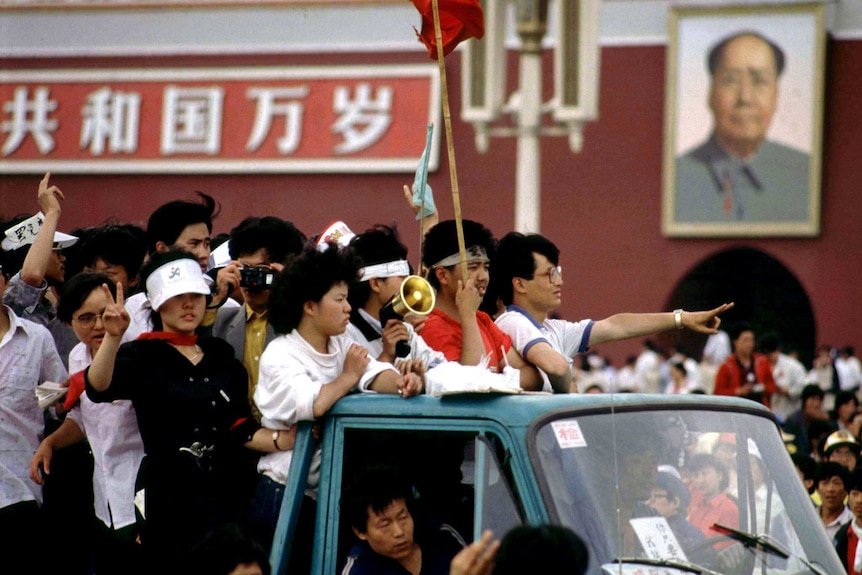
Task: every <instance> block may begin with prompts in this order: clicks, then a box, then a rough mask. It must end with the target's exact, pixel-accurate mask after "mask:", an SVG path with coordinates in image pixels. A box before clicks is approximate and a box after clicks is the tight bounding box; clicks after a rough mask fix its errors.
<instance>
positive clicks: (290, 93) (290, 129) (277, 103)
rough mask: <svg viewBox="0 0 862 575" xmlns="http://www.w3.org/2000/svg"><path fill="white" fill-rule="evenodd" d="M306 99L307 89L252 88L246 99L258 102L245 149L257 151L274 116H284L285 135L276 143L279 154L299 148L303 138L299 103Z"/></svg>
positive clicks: (267, 132)
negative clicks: (299, 100)
mask: <svg viewBox="0 0 862 575" xmlns="http://www.w3.org/2000/svg"><path fill="white" fill-rule="evenodd" d="M306 96H308V87H307V86H297V87H294V88H251V89H249V91H248V98H249V99H256V100H257V111H256V112H255V116H254V127H253V128H252V130H251V135H250V136H249V138H248V143H247V144H246V145H245V149H246V150H248V151H249V152H254V151H255V150H257V149H258V148H260V146H261V144H263V141H264V140H265V139H266V136H267V135H268V134H269V130H270V128H271V127H272V121H273V119H274V118H275V116H276V115H278V116H284V135H283V136H282V137H280V138H279V139H278V140H277V141H276V145H277V146H278V151H279V153H281V154H285V155H286V154H290V153H293V152H295V151H296V148H297V147H299V141H300V139H301V138H302V114H303V112H304V111H305V107H304V106H303V104H302V102H296V101H291V100H298V99H300V98H305V97H306Z"/></svg>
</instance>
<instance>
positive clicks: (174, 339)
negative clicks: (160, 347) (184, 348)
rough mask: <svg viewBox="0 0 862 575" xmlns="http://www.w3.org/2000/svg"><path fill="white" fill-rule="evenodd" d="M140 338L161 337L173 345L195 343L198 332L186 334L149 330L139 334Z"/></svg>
mask: <svg viewBox="0 0 862 575" xmlns="http://www.w3.org/2000/svg"><path fill="white" fill-rule="evenodd" d="M138 339H160V340H162V341H166V342H168V343H170V344H173V345H195V344H196V343H197V342H198V336H197V334H192V335H184V334H181V333H172V332H169V331H148V332H146V333H142V334H141V335H139V336H138Z"/></svg>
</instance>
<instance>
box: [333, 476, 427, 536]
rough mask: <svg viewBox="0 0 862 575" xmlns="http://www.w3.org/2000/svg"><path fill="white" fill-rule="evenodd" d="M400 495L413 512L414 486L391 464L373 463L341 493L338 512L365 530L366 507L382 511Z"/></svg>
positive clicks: (349, 521) (355, 527)
mask: <svg viewBox="0 0 862 575" xmlns="http://www.w3.org/2000/svg"><path fill="white" fill-rule="evenodd" d="M399 499H403V500H404V503H406V504H407V509H408V511H410V513H411V514H412V513H413V489H412V487H411V486H410V485H409V484H408V483H407V481H405V480H403V479H402V475H401V473H400V472H399V471H398V470H397V469H395V468H392V467H373V468H369V469H366V470H365V471H363V472H362V473H360V474H359V475H358V476H357V477H356V479H354V480H353V481H352V482H351V483H350V484H349V485H348V486H347V488H346V489H345V490H344V494H343V495H342V496H341V516H342V517H344V518H345V519H346V520H347V522H348V524H349V525H350V526H351V527H353V528H354V529H356V530H357V531H359V532H360V533H365V532H366V530H367V529H368V509H369V508H370V509H371V510H372V511H374V513H377V514H380V513H383V512H384V511H385V510H386V508H387V507H389V506H390V505H391V504H392V502H393V501H397V500H399Z"/></svg>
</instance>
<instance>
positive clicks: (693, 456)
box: [271, 393, 843, 575]
mask: <svg viewBox="0 0 862 575" xmlns="http://www.w3.org/2000/svg"><path fill="white" fill-rule="evenodd" d="M318 424H319V425H320V428H319V429H320V433H318V434H313V433H312V429H311V426H310V425H309V424H303V425H302V426H301V428H300V430H299V432H298V434H297V443H296V447H295V452H294V457H293V460H292V462H291V468H290V473H289V476H288V482H287V485H286V487H285V496H284V501H283V504H282V510H281V514H280V517H279V522H278V526H277V529H276V534H275V538H274V543H273V549H272V555H271V562H272V565H273V573H274V574H278V575H281V574H283V573H285V572H286V570H287V565H288V561H289V560H290V557H291V554H292V553H311V565H312V568H311V573H313V574H314V575H335V574H336V573H340V572H341V569H342V567H343V564H344V561H345V559H346V555H347V552H348V550H349V549H350V547H351V546H352V545H353V544H354V543H355V541H356V540H355V536H354V534H353V533H352V531H351V529H350V528H349V526H348V525H347V524H346V522H345V521H342V519H341V517H340V512H339V502H340V498H341V495H342V493H343V491H344V489H345V487H346V486H347V485H348V484H349V482H350V479H351V478H352V477H355V476H356V475H357V474H358V473H360V472H361V471H362V470H364V469H366V468H370V467H374V466H390V467H396V468H397V469H398V470H399V472H400V473H402V474H403V475H404V477H405V478H406V479H407V480H408V481H410V482H411V484H412V486H413V489H414V492H415V493H416V494H417V503H419V504H420V507H421V508H422V509H424V510H425V511H430V512H433V514H434V515H435V516H436V517H437V518H439V519H442V520H445V521H446V522H447V523H448V524H450V525H452V526H454V527H455V528H456V529H457V530H458V531H459V532H460V533H461V534H462V535H463V537H464V539H465V540H466V541H468V542H469V541H472V540H473V539H476V538H478V537H479V535H480V534H481V533H482V531H483V530H485V529H490V530H492V531H493V532H494V534H495V536H496V537H497V538H501V537H502V536H503V535H504V534H505V533H506V532H507V531H508V530H509V529H511V528H512V527H515V526H517V525H521V524H541V523H553V524H558V525H564V526H567V527H569V528H571V529H572V530H573V531H574V532H575V533H577V534H578V535H579V536H580V537H581V538H582V539H583V540H584V542H585V543H586V545H587V548H588V550H589V555H590V558H589V567H588V570H587V573H589V574H590V575H603V574H617V573H618V574H635V573H637V574H642V575H646V574H652V575H673V574H680V573H707V574H715V573H723V574H728V575H756V574H761V573H763V574H767V573H768V574H772V575H775V574H788V575H790V574H802V573H815V574H821V575H822V574H829V575H833V574H836V573H842V572H843V569H842V567H841V563H840V562H839V560H838V557H837V555H836V553H835V551H834V548H833V546H832V544H831V542H830V541H829V539H828V537H827V535H826V532H825V530H824V529H823V527H822V523H821V521H820V519H819V517H818V516H817V514H816V511H815V508H814V506H813V504H812V502H811V499H810V497H809V495H808V493H807V492H806V491H805V489H804V488H803V486H802V482H801V481H800V480H799V476H798V474H797V472H796V469H795V468H794V466H793V464H792V462H791V460H790V457H789V455H788V453H787V450H786V448H785V445H784V443H783V440H782V437H781V434H780V431H779V428H778V426H777V423H776V421H775V419H774V417H773V415H772V414H771V413H770V412H769V411H768V410H767V409H766V408H764V407H763V406H761V405H760V404H757V403H755V402H752V401H748V400H744V399H738V398H729V397H716V396H697V395H691V396H674V397H668V396H660V395H639V394H596V395H549V394H517V395H507V394H480V393H474V394H455V395H445V396H442V397H432V396H419V397H414V398H410V399H402V398H400V397H397V396H384V395H376V394H357V395H351V396H348V397H345V398H343V399H341V400H340V401H339V402H338V403H337V404H336V405H335V406H334V408H333V409H332V410H331V411H330V413H329V414H327V416H326V417H325V418H324V419H322V420H321V421H319V422H318ZM315 435H318V436H319V439H316V438H315ZM316 454H318V455H319V457H320V470H319V471H320V475H319V477H320V479H319V484H318V486H317V488H316V490H315V491H314V492H313V495H314V496H315V497H316V502H317V504H316V517H315V520H314V544H313V546H312V547H313V548H312V549H295V548H293V546H292V545H291V542H292V541H293V540H294V534H295V533H296V530H297V528H298V523H299V516H300V507H301V505H302V501H303V497H304V494H305V493H306V492H307V490H308V483H307V480H308V476H309V469H310V468H311V466H312V461H313V460H315V461H316V457H315V456H316ZM710 458H711V459H710ZM704 459H710V461H712V460H717V461H719V464H718V465H716V468H717V469H720V470H722V471H723V473H724V478H725V479H726V481H724V485H723V489H722V491H723V492H724V493H727V494H728V495H727V497H728V498H729V500H730V501H731V504H726V506H725V507H726V509H725V511H727V508H730V509H731V510H732V513H730V514H727V513H726V514H725V515H724V516H723V518H722V521H723V523H719V522H717V521H716V522H715V523H717V525H714V524H712V523H711V524H710V525H708V526H705V527H704V526H702V532H703V536H702V537H700V536H699V537H697V538H695V539H694V540H692V538H691V537H685V536H683V535H681V534H680V533H678V532H676V527H674V521H673V520H671V519H669V518H667V517H665V516H663V515H662V514H661V513H660V512H659V511H657V509H660V506H659V505H656V504H654V502H652V501H651V500H652V498H653V496H654V495H653V489H654V488H655V486H656V479H657V476H658V474H659V473H669V474H672V475H674V476H675V477H676V478H678V479H679V480H680V481H681V482H682V483H683V484H684V485H686V486H691V496H692V501H691V502H689V506H691V505H701V507H700V508H699V509H702V508H703V507H702V506H703V505H707V507H708V503H709V501H710V499H709V496H708V495H703V494H700V493H699V488H700V485H699V483H698V479H697V478H695V477H692V474H691V472H690V469H689V468H688V467H689V465H688V464H689V463H690V462H692V461H695V460H704ZM699 496H700V497H699ZM651 503H653V504H651ZM683 515H684V514H683ZM676 519H677V520H679V518H678V517H677V518H676ZM683 519H684V517H683ZM537 560H539V559H537ZM291 575H295V574H293V573H291Z"/></svg>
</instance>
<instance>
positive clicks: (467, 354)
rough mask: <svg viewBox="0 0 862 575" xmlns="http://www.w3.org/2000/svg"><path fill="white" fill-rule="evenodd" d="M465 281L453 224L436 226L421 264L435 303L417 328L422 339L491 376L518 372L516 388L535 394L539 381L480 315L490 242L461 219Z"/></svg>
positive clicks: (485, 232) (472, 224) (485, 233)
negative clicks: (483, 366)
mask: <svg viewBox="0 0 862 575" xmlns="http://www.w3.org/2000/svg"><path fill="white" fill-rule="evenodd" d="M462 227H463V232H464V245H465V247H466V252H467V253H466V259H467V273H468V277H467V278H464V277H463V275H462V266H461V265H460V260H461V256H460V253H459V248H458V236H457V228H456V223H455V221H454V220H447V221H444V222H440V223H439V224H437V225H436V226H434V227H433V228H431V230H430V231H429V232H428V234H427V235H426V236H425V244H424V246H423V249H422V262H423V264H424V265H425V267H427V268H428V282H429V283H430V284H431V286H432V287H433V288H434V289H435V290H436V291H437V302H436V304H435V306H434V310H433V311H432V312H431V314H430V315H429V316H428V320H427V321H426V322H425V326H424V327H423V329H422V332H421V333H422V337H423V338H424V339H425V341H426V342H427V343H428V345H430V346H431V347H433V348H434V349H436V350H438V351H441V352H442V353H443V355H445V356H446V359H448V360H449V361H457V362H459V363H461V364H462V365H480V364H482V363H483V361H484V360H485V358H486V357H487V358H489V360H488V364H487V366H488V368H489V369H490V370H491V371H495V372H502V371H503V368H504V367H505V366H506V365H509V366H510V367H512V368H515V369H518V370H520V372H521V375H520V383H521V388H522V389H526V390H538V389H541V387H542V378H541V376H540V375H539V372H538V371H537V370H536V368H535V367H533V366H532V365H529V364H527V363H526V362H525V361H524V360H523V358H522V357H521V356H520V354H519V353H518V352H517V351H515V349H514V348H513V347H512V340H511V339H510V338H509V336H507V335H506V334H504V333H503V332H502V331H501V330H500V328H498V327H497V326H496V325H495V324H494V320H492V319H491V316H489V315H488V314H486V313H485V312H482V311H479V305H480V304H481V303H482V297H483V296H484V295H485V290H486V289H487V288H488V282H489V280H490V275H489V267H490V266H489V261H490V257H491V255H492V254H493V251H494V237H493V236H492V235H491V232H490V230H488V229H487V228H486V227H485V226H483V225H482V224H480V223H478V222H474V221H471V220H464V221H463V222H462Z"/></svg>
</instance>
